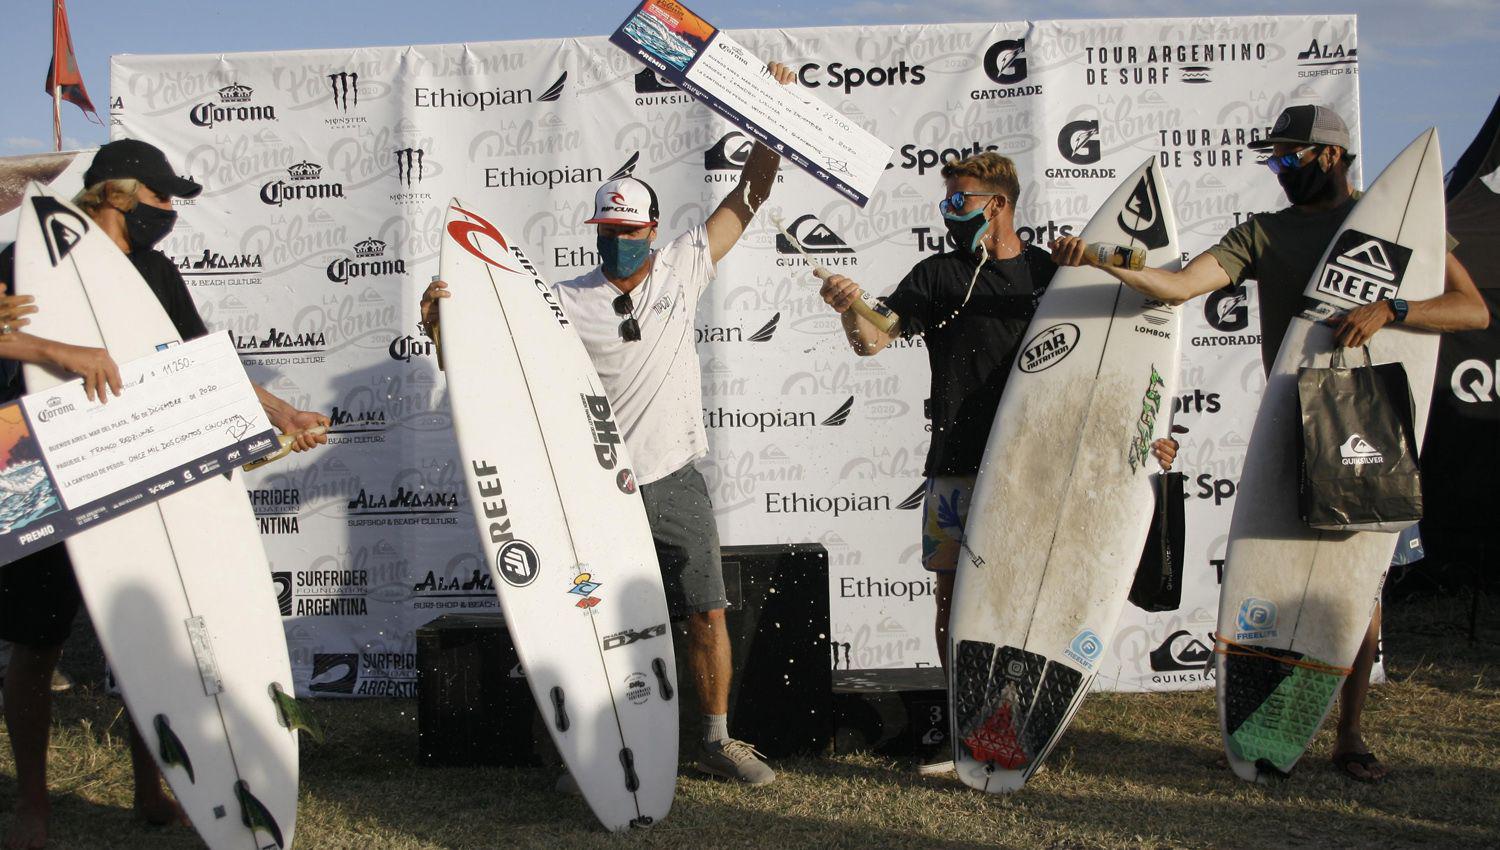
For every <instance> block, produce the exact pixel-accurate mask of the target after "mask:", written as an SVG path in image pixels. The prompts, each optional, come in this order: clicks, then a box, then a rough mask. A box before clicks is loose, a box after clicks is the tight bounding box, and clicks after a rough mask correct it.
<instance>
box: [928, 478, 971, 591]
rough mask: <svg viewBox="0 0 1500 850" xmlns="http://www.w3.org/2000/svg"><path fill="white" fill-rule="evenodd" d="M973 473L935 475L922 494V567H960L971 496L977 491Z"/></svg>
mask: <svg viewBox="0 0 1500 850" xmlns="http://www.w3.org/2000/svg"><path fill="white" fill-rule="evenodd" d="M974 478H975V476H973V475H934V476H933V477H931V478H928V479H927V493H926V495H925V496H924V497H923V498H922V568H923V569H925V570H927V571H929V572H935V573H951V572H953V571H954V570H955V569H957V568H958V555H959V550H960V549H961V548H962V547H963V540H964V523H966V522H968V520H969V500H970V499H971V498H972V497H973V495H974Z"/></svg>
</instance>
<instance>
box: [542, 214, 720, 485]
mask: <svg viewBox="0 0 1500 850" xmlns="http://www.w3.org/2000/svg"><path fill="white" fill-rule="evenodd" d="M713 278H714V261H713V255H712V254H710V253H709V250H708V230H707V229H706V228H705V227H704V226H703V225H701V224H700V225H698V226H697V227H694V228H693V229H691V230H689V231H688V232H686V233H684V234H682V235H681V236H679V237H677V238H676V239H673V240H672V241H671V242H668V243H667V244H666V246H665V247H663V248H661V249H659V250H658V251H657V252H656V265H655V266H654V267H653V268H652V269H651V273H650V275H648V276H647V278H646V279H645V280H644V281H642V282H641V284H640V285H639V286H637V287H636V288H635V289H633V290H631V292H630V298H631V302H632V303H633V304H634V306H635V311H634V313H633V315H634V316H635V319H636V321H637V322H639V323H640V326H641V338H640V339H639V340H637V341H636V342H626V341H625V340H624V338H623V337H621V335H620V323H621V322H623V321H625V318H626V317H625V316H623V315H620V314H617V313H615V308H614V301H615V299H616V298H618V297H620V290H619V288H618V287H616V286H615V285H614V284H613V283H610V282H609V279H608V278H606V277H605V276H604V273H603V272H602V271H600V270H599V268H597V267H596V268H595V269H594V270H593V271H591V272H589V273H587V274H585V275H583V276H581V277H576V278H573V279H572V280H565V281H562V282H561V283H558V284H555V285H554V286H553V287H552V288H553V291H554V292H556V294H557V299H558V301H559V302H560V303H561V304H562V308H563V310H564V311H565V312H566V313H567V314H568V321H570V322H572V323H573V328H574V329H575V330H576V331H578V336H579V338H580V339H582V340H583V347H584V348H586V349H588V352H589V358H590V359H591V360H593V361H594V369H595V371H597V372H598V373H599V379H600V380H601V381H603V382H604V390H605V392H606V393H608V394H609V400H610V403H611V404H613V405H614V414H615V423H616V424H617V425H619V426H620V431H621V433H622V434H623V435H624V437H625V447H626V448H627V449H629V450H630V459H631V463H632V464H634V466H635V478H636V481H638V482H640V483H641V484H650V483H651V482H653V481H658V480H660V479H662V478H665V477H666V476H668V475H670V474H671V473H673V472H676V471H677V470H679V469H681V468H682V467H683V466H685V465H687V464H688V463H691V462H692V461H694V460H697V459H698V458H700V457H703V456H704V455H706V454H708V435H707V434H706V433H705V432H704V430H703V390H702V386H701V384H702V381H701V378H700V375H699V369H698V352H697V350H696V349H695V347H694V344H693V317H694V315H695V314H696V313H697V311H698V298H699V297H700V296H701V295H702V294H703V290H704V289H706V288H707V287H708V284H709V282H710V281H712V280H713Z"/></svg>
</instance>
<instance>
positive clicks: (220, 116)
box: [188, 83, 277, 129]
mask: <svg viewBox="0 0 1500 850" xmlns="http://www.w3.org/2000/svg"><path fill="white" fill-rule="evenodd" d="M254 97H255V90H254V89H252V88H250V87H249V86H246V85H241V84H239V83H230V84H229V85H227V86H225V87H223V88H221V89H219V100H218V102H217V103H215V102H213V101H206V102H204V103H200V104H198V105H197V106H194V107H193V108H192V109H190V110H188V121H190V122H192V124H193V126H195V127H205V128H209V129H212V128H213V127H214V126H215V125H216V124H228V123H231V122H232V123H240V124H242V123H245V122H249V121H275V120H277V119H276V107H274V106H269V105H266V106H256V105H255V104H254V103H252V102H251V101H252V100H254Z"/></svg>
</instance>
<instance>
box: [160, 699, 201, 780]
mask: <svg viewBox="0 0 1500 850" xmlns="http://www.w3.org/2000/svg"><path fill="white" fill-rule="evenodd" d="M151 726H152V728H153V729H155V730H156V740H157V747H158V749H157V754H158V755H159V756H160V757H161V763H162V764H166V765H172V766H175V767H180V768H182V769H183V770H185V771H187V775H188V781H189V782H197V781H198V779H197V777H196V776H195V775H194V774H193V760H192V759H190V758H188V754H187V748H186V747H184V746H183V745H182V739H181V738H179V737H177V733H176V732H173V731H172V726H171V724H169V723H168V722H167V716H166V715H165V714H158V715H156V718H155V719H154V720H152V721H151Z"/></svg>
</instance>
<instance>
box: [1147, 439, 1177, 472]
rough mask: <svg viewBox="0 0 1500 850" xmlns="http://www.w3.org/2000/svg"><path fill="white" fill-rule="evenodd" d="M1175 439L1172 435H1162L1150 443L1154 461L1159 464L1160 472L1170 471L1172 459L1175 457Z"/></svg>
mask: <svg viewBox="0 0 1500 850" xmlns="http://www.w3.org/2000/svg"><path fill="white" fill-rule="evenodd" d="M1178 448H1179V446H1178V443H1177V440H1176V439H1175V438H1173V437H1162V438H1161V439H1160V440H1157V441H1156V442H1154V443H1152V444H1151V453H1152V454H1154V455H1156V462H1157V463H1159V464H1161V471H1162V472H1171V471H1172V461H1174V460H1176V459H1177V449H1178Z"/></svg>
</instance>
